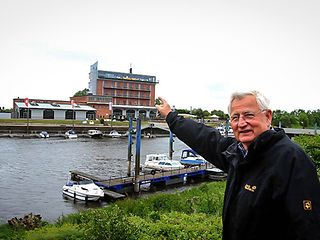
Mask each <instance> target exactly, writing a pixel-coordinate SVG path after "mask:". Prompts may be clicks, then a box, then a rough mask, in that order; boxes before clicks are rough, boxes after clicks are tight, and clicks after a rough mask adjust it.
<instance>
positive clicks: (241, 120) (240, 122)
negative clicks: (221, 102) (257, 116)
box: [238, 116, 247, 127]
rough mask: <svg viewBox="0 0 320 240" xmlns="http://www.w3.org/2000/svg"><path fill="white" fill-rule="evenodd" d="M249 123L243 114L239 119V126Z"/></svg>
mask: <svg viewBox="0 0 320 240" xmlns="http://www.w3.org/2000/svg"><path fill="white" fill-rule="evenodd" d="M245 125H247V121H246V120H244V118H243V117H242V116H240V117H239V121H238V127H242V126H245Z"/></svg>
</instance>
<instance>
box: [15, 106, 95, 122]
mask: <svg viewBox="0 0 320 240" xmlns="http://www.w3.org/2000/svg"><path fill="white" fill-rule="evenodd" d="M14 109H15V114H14V115H15V117H16V118H27V117H28V112H29V119H55V120H65V119H75V120H86V119H89V120H92V119H96V109H94V108H92V107H90V106H86V105H77V104H75V105H74V106H72V105H71V104H56V103H51V104H50V103H36V102H33V103H32V102H31V103H29V104H28V107H27V106H26V105H25V104H24V102H15V107H14Z"/></svg>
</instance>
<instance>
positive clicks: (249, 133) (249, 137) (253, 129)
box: [230, 95, 272, 149]
mask: <svg viewBox="0 0 320 240" xmlns="http://www.w3.org/2000/svg"><path fill="white" fill-rule="evenodd" d="M271 120H272V112H271V110H269V109H266V110H263V111H261V109H260V108H259V106H258V103H257V101H256V98H255V97H254V96H251V95H249V96H246V97H244V98H242V99H241V100H238V99H235V100H233V101H232V103H231V115H230V121H231V127H232V130H233V133H234V136H235V138H236V139H237V140H238V141H240V142H242V144H243V146H244V147H245V148H246V149H248V147H249V145H250V143H251V142H252V141H253V140H254V139H255V138H256V137H258V136H259V135H260V134H261V133H263V132H264V131H266V130H268V129H269V128H270V125H271Z"/></svg>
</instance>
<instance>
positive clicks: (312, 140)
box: [294, 135, 320, 176]
mask: <svg viewBox="0 0 320 240" xmlns="http://www.w3.org/2000/svg"><path fill="white" fill-rule="evenodd" d="M294 142H296V143H297V144H299V145H300V146H301V147H302V148H303V150H304V151H305V152H306V153H307V154H308V155H309V156H310V158H311V159H312V161H313V162H314V164H315V165H316V168H317V172H318V175H319V176H320V135H315V136H307V135H300V136H296V137H294Z"/></svg>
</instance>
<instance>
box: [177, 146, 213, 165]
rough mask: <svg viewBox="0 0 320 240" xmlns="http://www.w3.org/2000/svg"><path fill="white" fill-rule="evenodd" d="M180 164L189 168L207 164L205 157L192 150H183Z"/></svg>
mask: <svg viewBox="0 0 320 240" xmlns="http://www.w3.org/2000/svg"><path fill="white" fill-rule="evenodd" d="M180 162H181V163H182V164H183V165H187V166H198V165H204V164H206V163H207V161H206V160H205V159H204V158H203V157H201V156H199V154H198V153H196V152H195V151H194V150H192V149H184V150H182V152H181V158H180Z"/></svg>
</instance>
